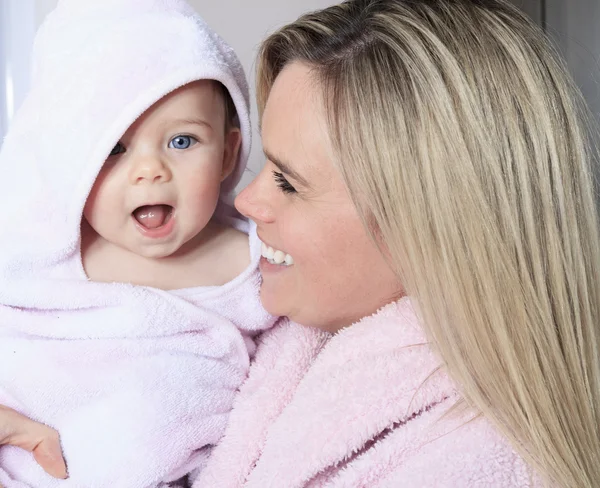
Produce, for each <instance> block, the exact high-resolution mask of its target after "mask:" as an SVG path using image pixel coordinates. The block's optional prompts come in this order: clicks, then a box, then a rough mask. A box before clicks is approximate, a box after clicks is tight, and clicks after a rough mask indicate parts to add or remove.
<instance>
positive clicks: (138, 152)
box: [83, 80, 240, 258]
mask: <svg viewBox="0 0 600 488" xmlns="http://www.w3.org/2000/svg"><path fill="white" fill-rule="evenodd" d="M225 125H226V124H225V106H224V100H223V96H222V93H221V91H220V90H219V88H218V86H217V85H216V83H215V82H213V81H208V80H205V81H198V82H194V83H191V84H189V85H186V86H184V87H182V88H180V89H178V90H176V91H175V92H173V93H170V94H169V95H167V96H166V97H164V98H162V99H161V100H159V101H158V102H157V103H156V104H154V105H153V106H152V107H150V108H149V109H148V110H147V111H146V112H145V113H144V114H143V115H142V116H141V117H140V118H139V119H138V120H137V121H136V122H134V124H133V125H132V126H131V127H129V129H128V130H127V132H126V133H125V134H124V135H123V137H122V138H121V140H120V141H119V143H118V144H117V145H116V146H115V148H114V149H113V151H112V153H111V155H110V156H109V157H108V159H107V160H106V162H105V164H104V166H103V168H102V170H101V171H100V173H99V175H98V178H97V179H96V182H95V183H94V186H93V188H92V191H91V192H90V195H89V197H88V200H87V202H86V205H85V208H84V212H83V215H84V218H85V219H86V220H87V222H88V223H89V224H90V226H91V227H92V228H93V229H94V231H95V232H96V233H98V234H99V235H100V236H101V237H102V238H104V239H106V240H107V241H109V242H111V243H113V244H116V245H118V246H120V247H123V248H125V249H127V250H129V251H131V252H133V253H135V254H138V255H141V256H145V257H149V258H161V257H166V256H170V255H172V254H174V253H175V252H177V251H178V250H179V249H180V248H181V247H182V246H183V245H184V244H185V243H187V242H188V241H190V240H191V239H193V238H194V237H195V236H197V235H199V234H200V233H201V232H202V230H203V229H204V228H205V226H206V225H207V223H208V222H209V220H210V218H211V217H212V215H213V213H214V211H215V208H216V205H217V201H218V198H219V190H220V185H221V182H222V181H223V180H224V179H225V178H226V177H227V176H228V175H229V174H230V173H231V171H232V170H233V168H234V166H235V163H236V159H237V152H238V148H239V144H240V133H239V130H237V129H233V130H231V131H229V132H227V133H226V131H225Z"/></svg>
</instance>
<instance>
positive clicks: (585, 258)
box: [5, 0, 600, 488]
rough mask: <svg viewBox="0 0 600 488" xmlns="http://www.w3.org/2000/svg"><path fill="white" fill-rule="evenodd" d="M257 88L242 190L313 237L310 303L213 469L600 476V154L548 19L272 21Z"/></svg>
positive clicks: (528, 478) (362, 0)
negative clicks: (257, 126)
mask: <svg viewBox="0 0 600 488" xmlns="http://www.w3.org/2000/svg"><path fill="white" fill-rule="evenodd" d="M258 98H259V106H260V108H261V117H262V135H263V143H264V147H265V153H266V155H267V158H268V161H267V164H266V166H265V168H264V169H263V171H262V172H261V173H260V174H259V175H258V177H257V178H256V180H255V181H254V182H253V183H252V184H251V185H250V186H249V187H248V188H247V189H246V190H245V191H244V192H242V194H240V196H239V197H238V201H237V206H238V208H239V209H240V211H241V212H242V213H244V214H246V215H248V216H249V217H250V218H252V219H253V220H255V221H256V222H257V224H258V229H259V230H258V232H259V235H260V237H261V239H262V240H263V242H264V243H265V255H267V256H270V255H271V254H270V253H272V252H275V251H276V250H280V251H282V252H283V253H285V254H289V255H290V256H291V257H292V258H293V262H294V264H293V265H292V266H289V267H285V266H281V265H276V264H272V262H269V260H267V259H264V260H263V262H262V273H263V279H264V282H263V285H262V289H261V299H262V301H263V304H264V305H265V307H266V308H267V309H268V310H269V311H270V312H272V313H274V314H279V315H285V316H287V317H289V319H290V321H285V322H283V323H282V324H281V325H280V326H278V327H276V328H275V329H274V330H272V331H270V332H269V333H267V334H266V335H265V336H264V337H263V340H262V342H261V344H260V345H259V348H258V353H257V356H256V359H255V363H254V366H253V368H252V369H251V373H250V377H249V379H248V381H247V382H246V384H245V385H244V387H243V388H242V391H241V392H240V395H239V396H238V399H237V403H236V406H235V407H234V411H233V412H232V416H231V420H230V425H229V429H228V432H227V434H226V436H225V437H224V439H223V440H222V442H221V444H220V445H219V446H217V448H216V449H215V451H214V453H213V456H212V457H211V460H210V461H209V464H208V466H207V468H206V469H205V470H204V471H203V472H202V473H201V474H200V478H199V479H198V480H197V481H196V483H195V485H194V486H211V487H213V486H232V487H233V486H246V487H258V486H261V487H264V486H277V487H280V486H285V487H286V488H287V487H304V486H311V487H315V486H334V487H338V486H369V487H371V486H419V487H420V486H502V487H524V486H532V485H538V484H542V485H544V484H547V485H550V486H561V487H573V488H575V487H594V486H599V485H600V463H599V462H598V460H599V458H600V432H599V426H600V413H599V411H598V408H597V405H600V360H599V354H598V347H599V344H600V341H599V334H598V327H597V324H598V318H599V312H600V290H599V285H598V277H599V274H600V246H599V239H598V237H599V235H598V224H597V212H596V209H595V206H594V194H593V189H592V184H591V181H592V176H591V159H592V158H591V156H590V155H589V153H588V150H587V147H588V143H587V142H586V136H585V133H584V132H585V130H584V119H585V114H584V113H585V111H584V110H583V109H582V108H581V107H580V106H581V105H582V104H581V101H580V98H579V96H578V95H577V93H576V90H575V89H574V88H573V85H572V82H571V80H570V78H569V77H568V76H567V74H566V73H565V71H564V69H563V67H562V66H561V65H560V63H559V62H558V61H557V60H556V58H555V56H554V54H553V52H552V51H551V50H550V48H549V47H548V45H547V41H546V40H545V38H544V36H543V34H542V33H541V32H540V31H539V29H537V28H536V27H534V26H533V25H532V24H531V23H530V22H529V21H528V20H526V19H525V18H524V17H523V16H522V15H521V14H520V13H519V12H518V11H517V10H516V9H515V8H513V7H511V6H509V5H508V4H507V3H505V2H504V1H503V0H477V1H473V0H427V1H425V0H424V1H419V2H415V1H414V0H349V1H347V2H344V3H342V4H340V5H337V6H334V7H330V8H327V9H325V10H322V11H319V12H315V13H314V14H309V15H306V16H304V17H302V18H300V19H299V20H297V21H296V22H294V23H292V24H290V25H288V26H285V27H283V28H282V29H281V30H280V31H278V32H276V33H275V34H273V35H272V36H270V37H269V38H268V39H267V40H266V41H265V42H264V43H263V46H262V49H261V52H260V55H259V66H258ZM269 247H271V248H273V249H272V250H271V249H269ZM409 297H410V298H409ZM292 321H293V322H292ZM294 322H296V323H297V324H302V326H300V325H297V324H296V323H294ZM5 417H6V416H5ZM8 420H10V419H8ZM5 425H6V426H7V427H6V431H7V432H9V433H12V432H13V429H15V428H17V427H18V428H19V429H20V430H21V431H22V432H23V433H25V431H26V427H25V426H24V425H23V424H20V423H19V421H18V420H14V419H13V420H12V421H10V422H6V424H5ZM27 432H29V431H27ZM32 438H35V435H24V436H22V438H21V439H32ZM36 439H38V440H40V439H41V440H44V439H47V437H46V436H43V437H39V436H38V437H37V438H36ZM9 440H10V439H9ZM13 443H14V442H13Z"/></svg>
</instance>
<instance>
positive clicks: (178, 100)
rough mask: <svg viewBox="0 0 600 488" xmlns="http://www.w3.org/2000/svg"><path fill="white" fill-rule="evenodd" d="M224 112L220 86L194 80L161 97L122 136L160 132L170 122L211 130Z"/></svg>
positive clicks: (221, 120)
mask: <svg viewBox="0 0 600 488" xmlns="http://www.w3.org/2000/svg"><path fill="white" fill-rule="evenodd" d="M224 119H225V110H224V100H223V91H222V88H221V84H220V83H219V82H218V81H215V80H197V81H193V82H191V83H187V84H185V85H182V86H181V87H179V88H177V89H176V90H173V91H172V92H170V93H167V94H165V95H164V96H163V97H162V98H160V99H159V100H157V101H156V102H155V103H154V104H152V105H151V106H150V107H149V108H148V109H146V110H145V111H144V112H143V113H142V114H141V115H140V117H139V118H138V119H137V120H136V121H135V122H134V123H133V124H131V126H130V127H129V128H128V130H127V131H126V132H125V134H124V135H128V134H133V133H137V132H138V131H139V130H140V129H146V128H155V129H160V128H161V127H163V128H164V127H165V126H168V125H170V124H171V123H174V122H182V123H185V122H193V123H195V122H199V121H200V122H205V123H206V124H208V125H209V126H212V127H213V128H215V129H216V128H217V127H218V126H220V125H221V124H223V123H224Z"/></svg>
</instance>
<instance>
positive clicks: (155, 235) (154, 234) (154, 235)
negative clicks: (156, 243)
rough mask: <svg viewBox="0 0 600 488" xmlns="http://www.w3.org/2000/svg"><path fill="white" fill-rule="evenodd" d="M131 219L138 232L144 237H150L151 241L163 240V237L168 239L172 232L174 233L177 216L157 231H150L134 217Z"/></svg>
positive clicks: (172, 216) (171, 217) (170, 218)
mask: <svg viewBox="0 0 600 488" xmlns="http://www.w3.org/2000/svg"><path fill="white" fill-rule="evenodd" d="M131 218H132V219H133V223H134V224H135V226H136V227H137V230H139V231H140V233H141V234H142V235H143V236H144V237H150V238H151V239H161V238H163V237H167V236H168V235H169V234H170V233H171V232H173V229H174V227H175V215H171V216H170V217H169V220H167V222H165V223H164V224H163V225H161V226H160V227H157V228H156V229H148V228H147V227H144V226H143V225H142V224H140V223H139V222H138V221H137V220H136V218H135V217H134V216H133V215H132V216H131Z"/></svg>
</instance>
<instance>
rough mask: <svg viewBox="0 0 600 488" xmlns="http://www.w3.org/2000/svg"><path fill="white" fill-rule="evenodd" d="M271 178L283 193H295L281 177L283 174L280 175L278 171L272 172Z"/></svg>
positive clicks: (283, 177)
mask: <svg viewBox="0 0 600 488" xmlns="http://www.w3.org/2000/svg"><path fill="white" fill-rule="evenodd" d="M273 178H275V182H276V183H277V186H278V187H279V188H280V189H281V191H282V192H283V193H296V189H295V188H294V187H293V186H292V185H291V184H290V182H289V181H288V180H287V179H286V178H285V176H283V173H280V172H279V171H273Z"/></svg>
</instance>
